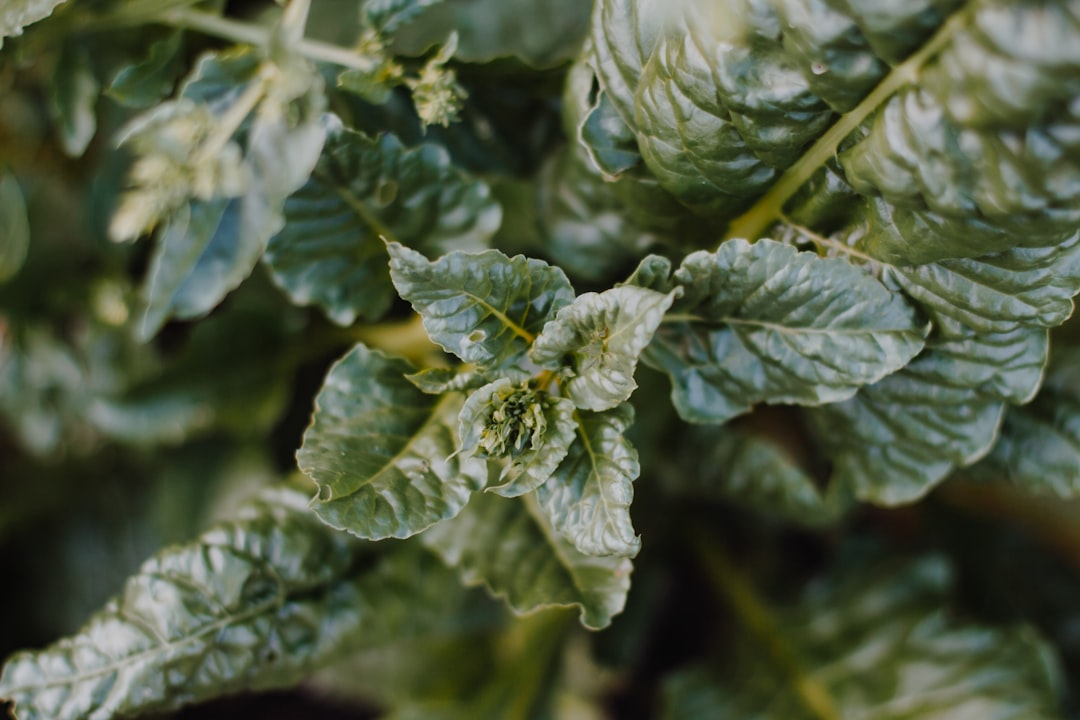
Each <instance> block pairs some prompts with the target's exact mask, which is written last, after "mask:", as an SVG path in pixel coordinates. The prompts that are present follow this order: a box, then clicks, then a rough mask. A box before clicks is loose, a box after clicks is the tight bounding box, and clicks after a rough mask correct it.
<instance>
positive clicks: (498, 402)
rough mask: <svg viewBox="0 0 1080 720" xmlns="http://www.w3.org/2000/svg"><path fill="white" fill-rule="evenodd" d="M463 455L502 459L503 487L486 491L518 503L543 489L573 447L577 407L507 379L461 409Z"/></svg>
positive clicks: (478, 393) (477, 393)
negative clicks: (519, 496)
mask: <svg viewBox="0 0 1080 720" xmlns="http://www.w3.org/2000/svg"><path fill="white" fill-rule="evenodd" d="M459 422H460V424H459V428H460V429H459V431H458V432H459V433H460V435H461V448H462V451H463V452H466V453H470V454H474V455H475V456H476V457H479V458H485V459H503V460H505V463H506V464H505V466H504V467H503V469H502V472H501V473H500V475H499V483H500V484H499V485H495V486H492V487H490V488H488V489H489V490H490V491H492V492H495V493H498V494H499V495H502V496H503V497H517V496H518V495H524V494H525V493H527V492H531V491H532V490H535V489H536V488H537V487H539V486H540V485H542V484H543V483H544V482H545V481H547V479H548V478H550V477H551V474H552V473H553V472H554V471H555V468H556V467H558V466H559V463H560V462H562V460H563V458H565V457H566V452H567V450H568V449H569V448H570V444H571V443H572V442H573V441H574V429H575V427H576V425H575V422H574V404H573V403H572V402H570V401H569V400H567V399H566V398H560V397H554V396H552V395H548V394H547V393H545V392H542V391H536V390H531V389H529V388H528V386H527V385H522V386H517V385H515V384H514V383H513V381H511V380H510V379H508V378H499V379H498V380H496V381H494V382H492V383H489V384H487V385H485V386H484V387H482V388H480V389H478V390H474V391H473V392H472V393H471V394H470V395H469V399H468V400H466V401H465V405H464V406H463V407H462V408H461V416H460V421H459Z"/></svg>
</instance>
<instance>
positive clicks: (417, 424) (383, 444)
mask: <svg viewBox="0 0 1080 720" xmlns="http://www.w3.org/2000/svg"><path fill="white" fill-rule="evenodd" d="M412 369H413V368H412V367H411V366H410V365H409V364H408V363H406V362H404V361H403V360H397V359H394V358H389V357H386V356H385V355H383V354H382V353H379V352H377V351H373V350H369V349H368V348H366V347H365V346H363V345H357V346H356V347H355V348H353V350H352V351H351V352H350V353H349V354H348V355H346V356H345V357H344V358H342V359H341V360H339V361H338V362H337V363H336V364H335V365H334V366H333V367H332V368H331V369H330V372H329V373H328V374H327V376H326V380H325V381H324V383H323V387H322V390H321V391H320V392H319V395H318V397H317V398H316V399H315V414H314V418H313V420H312V424H311V426H310V427H309V428H308V430H307V432H306V433H304V443H303V445H302V446H301V447H300V450H299V451H298V452H297V454H296V457H297V462H298V463H299V465H300V469H301V470H303V471H304V472H305V473H306V474H307V475H308V476H309V477H311V478H312V479H313V480H314V481H315V482H316V483H317V484H318V486H319V493H318V496H317V497H316V499H315V501H314V507H313V509H314V511H315V513H316V514H317V515H318V516H319V517H320V518H321V519H322V520H323V521H324V522H326V523H327V524H329V525H331V526H333V527H335V528H338V529H341V530H347V531H349V532H350V533H353V534H354V535H357V536H359V537H363V538H368V539H373V540H378V539H383V538H388V537H397V538H404V537H409V536H410V535H414V534H416V533H418V532H420V531H421V530H425V529H427V528H428V527H430V526H431V525H434V524H435V523H436V522H438V521H439V520H443V519H445V518H449V517H453V516H454V515H456V514H457V513H458V512H460V511H461V509H462V508H463V507H465V503H467V502H468V500H469V495H470V494H471V493H473V492H474V491H476V490H479V489H480V488H481V487H483V485H484V483H485V482H486V481H487V471H486V468H485V467H484V464H483V463H481V462H479V461H477V460H473V459H470V458H467V457H462V456H454V457H451V456H452V455H453V454H454V453H455V451H456V450H457V449H458V438H457V415H458V412H459V410H460V409H461V402H462V398H461V396H460V395H458V394H455V393H451V394H448V395H445V396H442V397H434V396H431V395H426V394H424V393H423V392H421V391H420V390H418V389H417V388H416V387H414V386H413V385H412V383H410V382H409V381H408V380H407V379H406V378H405V374H406V373H408V372H410V371H411V370H412Z"/></svg>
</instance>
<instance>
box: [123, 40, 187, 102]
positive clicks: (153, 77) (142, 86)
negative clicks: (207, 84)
mask: <svg viewBox="0 0 1080 720" xmlns="http://www.w3.org/2000/svg"><path fill="white" fill-rule="evenodd" d="M183 37H184V36H183V33H181V32H173V33H170V34H169V35H167V36H165V37H164V38H162V39H161V40H158V41H156V42H154V43H153V44H152V45H151V46H150V52H149V54H148V55H147V56H146V59H145V60H143V61H142V62H138V63H132V64H130V65H125V66H124V67H123V68H121V69H120V70H119V72H117V73H116V75H115V76H114V77H113V79H112V83H110V84H109V87H108V88H106V90H105V92H106V93H107V94H108V95H109V97H111V98H112V99H113V100H116V101H117V102H118V103H120V104H121V105H124V106H126V107H131V108H145V107H149V106H150V105H153V104H154V103H157V102H160V101H161V100H162V99H163V98H166V97H168V96H169V95H170V94H172V89H173V87H174V86H175V85H176V81H177V79H178V78H179V77H180V75H181V73H183V71H184V62H183V57H182V56H181V54H180V50H181V47H182V45H183Z"/></svg>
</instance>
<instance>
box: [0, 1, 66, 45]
mask: <svg viewBox="0 0 1080 720" xmlns="http://www.w3.org/2000/svg"><path fill="white" fill-rule="evenodd" d="M64 2H65V0H4V4H3V5H0V47H3V46H4V38H9V37H18V36H19V35H22V32H23V28H25V27H26V26H27V25H30V24H32V23H36V22H37V21H38V20H42V19H44V18H47V17H49V16H50V15H52V13H53V10H55V9H56V8H57V7H59V6H60V5H63V4H64Z"/></svg>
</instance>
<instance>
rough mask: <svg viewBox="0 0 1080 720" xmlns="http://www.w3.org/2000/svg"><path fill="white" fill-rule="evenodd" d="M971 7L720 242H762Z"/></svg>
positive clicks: (801, 160)
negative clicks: (845, 143)
mask: <svg viewBox="0 0 1080 720" xmlns="http://www.w3.org/2000/svg"><path fill="white" fill-rule="evenodd" d="M969 7H970V6H969V5H962V6H961V7H960V8H959V9H958V10H956V11H954V12H953V14H952V15H951V16H950V17H949V18H948V19H947V20H946V21H945V22H944V23H942V25H941V27H940V28H938V30H937V32H935V33H934V35H933V36H931V38H930V39H929V40H928V41H927V42H926V43H925V44H924V45H923V46H922V47H921V48H919V49H918V50H917V51H916V52H915V53H913V54H912V55H911V56H909V57H908V58H907V59H906V60H904V61H903V62H902V63H900V64H899V65H897V66H896V67H894V68H893V69H892V70H891V71H890V72H889V74H888V75H886V76H885V77H884V78H883V79H882V80H881V82H879V83H878V84H877V85H876V86H875V87H874V89H873V90H871V91H870V93H869V94H868V95H867V96H866V97H864V98H863V99H862V102H860V103H859V104H858V105H857V106H855V108H854V109H853V110H851V112H848V113H845V114H843V115H841V116H840V117H839V118H838V119H837V121H836V122H835V123H833V125H832V126H831V127H830V128H829V129H828V130H826V131H825V133H824V134H823V135H822V136H821V137H819V138H818V139H817V141H815V142H814V144H813V145H811V146H810V149H809V150H807V151H806V153H805V154H803V155H802V156H801V157H800V158H799V159H798V160H797V161H796V162H795V164H793V165H791V167H789V168H788V169H787V170H785V171H784V174H783V175H781V176H780V179H779V180H777V181H776V182H775V183H773V185H772V186H771V187H770V188H769V190H768V192H766V193H765V194H764V195H762V196H761V197H759V198H758V199H757V201H756V202H755V203H754V204H753V205H752V206H751V207H750V209H749V210H747V211H746V212H744V213H743V214H742V215H740V216H739V217H737V218H735V219H734V220H733V221H732V222H731V224H730V225H729V226H728V231H727V233H726V234H725V235H724V238H723V240H722V241H721V242H724V241H727V240H730V239H733V238H744V239H746V240H749V241H751V242H753V241H754V240H757V239H759V238H760V237H761V236H762V235H763V234H764V232H765V231H766V230H768V229H769V226H771V225H772V224H773V223H774V222H776V221H777V220H779V219H781V217H782V216H783V208H784V205H785V204H786V203H787V201H788V200H790V199H791V197H792V196H793V195H794V194H795V193H796V192H797V191H798V190H799V188H801V187H802V186H803V185H805V184H806V182H807V181H809V180H810V178H812V177H813V176H814V173H816V172H817V171H818V169H819V168H821V167H824V166H825V163H826V162H828V161H829V159H830V158H833V157H835V156H836V153H837V149H838V148H839V147H840V143H841V142H843V140H844V139H845V138H846V137H847V136H848V135H850V134H851V133H852V132H853V131H854V130H856V129H857V128H858V127H859V126H860V125H862V123H863V122H864V121H865V120H866V119H867V118H868V117H870V115H871V114H873V113H874V111H875V110H877V109H878V108H879V107H880V106H881V105H883V104H884V103H885V102H886V101H887V100H888V99H889V98H890V97H892V96H893V94H895V93H896V92H897V91H898V90H900V89H901V88H902V87H904V86H905V85H907V84H909V83H913V82H915V81H916V80H918V78H919V73H920V72H921V71H922V68H923V66H924V65H925V64H926V63H927V61H929V60H930V59H931V58H933V57H934V56H935V55H937V53H938V52H940V51H941V49H942V48H944V47H945V45H946V44H947V43H948V42H949V41H950V40H952V39H953V37H954V36H955V35H956V33H957V31H958V30H959V28H960V27H961V26H962V25H964V24H965V23H967V22H969V21H970V16H971V13H970V11H969Z"/></svg>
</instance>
